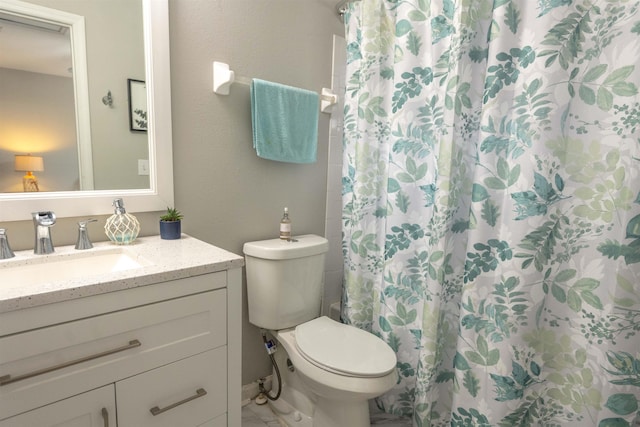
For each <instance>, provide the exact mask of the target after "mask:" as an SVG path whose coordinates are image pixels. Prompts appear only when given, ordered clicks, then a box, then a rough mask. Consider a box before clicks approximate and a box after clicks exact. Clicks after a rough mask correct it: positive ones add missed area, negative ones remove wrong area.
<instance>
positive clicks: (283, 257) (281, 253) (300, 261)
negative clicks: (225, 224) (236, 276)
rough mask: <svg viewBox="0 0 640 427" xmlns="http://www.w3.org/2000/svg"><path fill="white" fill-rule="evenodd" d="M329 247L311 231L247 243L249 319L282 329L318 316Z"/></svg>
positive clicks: (268, 327)
mask: <svg viewBox="0 0 640 427" xmlns="http://www.w3.org/2000/svg"><path fill="white" fill-rule="evenodd" d="M328 248H329V243H328V241H327V239H325V238H324V237H320V236H315V235H312V234H307V235H303V236H296V237H295V238H294V239H293V240H292V241H286V240H281V239H270V240H261V241H258V242H247V243H245V244H244V247H243V252H244V254H245V269H246V272H247V300H248V303H249V321H250V322H251V323H252V324H254V325H256V326H258V327H260V328H264V329H269V330H280V329H286V328H290V327H293V326H296V325H299V324H301V323H304V322H306V321H308V320H311V319H314V318H316V317H318V316H319V315H320V305H321V302H322V290H323V285H324V259H325V254H326V253H327V250H328Z"/></svg>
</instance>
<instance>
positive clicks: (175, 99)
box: [169, 0, 344, 384]
mask: <svg viewBox="0 0 640 427" xmlns="http://www.w3.org/2000/svg"><path fill="white" fill-rule="evenodd" d="M334 5H335V2H334V1H331V0H305V1H300V0H277V1H265V0H218V1H212V0H171V1H170V3H169V6H170V9H169V10H170V34H171V77H172V78H171V80H172V107H173V109H172V114H173V155H174V171H175V172H174V177H175V198H176V205H177V206H178V207H179V208H180V209H181V210H182V211H183V212H184V213H185V215H186V221H185V223H184V225H183V226H184V231H185V232H186V233H189V234H191V235H193V236H195V237H198V238H200V239H202V240H205V241H207V242H209V243H212V244H215V245H217V246H221V247H223V248H225V249H227V250H230V251H232V252H235V253H237V254H242V245H243V243H244V242H246V241H251V240H258V239H265V238H272V237H276V236H277V233H278V226H279V221H280V217H281V215H282V209H283V207H284V206H287V207H289V212H290V215H291V218H292V222H293V230H294V233H296V234H302V233H315V234H319V235H324V223H325V201H326V191H327V188H326V182H327V179H326V174H327V141H328V138H329V116H328V115H326V114H320V123H319V133H318V137H319V138H318V141H319V143H318V162H317V163H315V164H312V165H295V164H286V163H278V162H273V161H269V160H264V159H260V158H258V157H257V156H256V154H255V151H254V150H253V147H252V136H251V135H252V134H251V112H250V99H249V87H248V86H245V85H240V84H235V85H233V86H232V87H231V93H230V95H229V96H221V95H216V94H214V93H213V92H212V62H213V61H214V60H216V61H221V62H226V63H228V64H229V65H230V67H231V69H232V70H234V71H235V73H236V75H238V76H243V77H249V78H251V77H257V78H262V79H265V80H271V81H275V82H278V83H284V84H287V85H291V86H297V87H301V88H305V89H310V90H314V91H318V92H319V91H320V90H321V88H322V87H331V57H332V43H333V34H334V33H337V34H343V33H344V30H343V26H342V23H341V21H340V20H339V19H338V17H337V15H336V13H335V10H334V8H333V6H334ZM243 293H244V295H245V297H244V300H245V302H244V304H243V305H244V316H243V378H242V380H243V384H247V383H249V382H251V381H255V380H256V379H257V378H258V377H260V376H265V375H268V374H270V372H271V368H270V365H269V362H268V358H267V357H266V354H265V351H264V347H263V346H262V341H261V338H260V335H259V332H258V330H257V328H255V327H253V326H252V325H250V324H249V323H248V317H247V311H246V310H247V307H246V288H245V289H244V290H243Z"/></svg>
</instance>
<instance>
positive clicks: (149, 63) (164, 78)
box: [0, 0, 173, 221]
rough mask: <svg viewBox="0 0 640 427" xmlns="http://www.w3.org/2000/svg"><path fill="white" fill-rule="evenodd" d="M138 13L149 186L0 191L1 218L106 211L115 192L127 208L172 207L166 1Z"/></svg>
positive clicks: (152, 1)
mask: <svg viewBox="0 0 640 427" xmlns="http://www.w3.org/2000/svg"><path fill="white" fill-rule="evenodd" d="M8 1H11V2H12V3H19V2H17V1H14V0H8ZM8 1H7V2H6V3H8ZM3 4H5V2H4V1H3ZM142 18H143V28H144V30H143V33H144V52H145V53H144V55H145V79H146V88H147V108H148V112H147V114H148V124H149V125H148V130H147V136H148V141H149V148H148V150H149V152H148V160H149V169H148V172H149V186H148V187H149V188H144V189H124V190H118V189H114V190H98V191H97V190H89V191H85V190H80V191H50V192H31V193H0V221H18V220H28V219H30V216H31V212H34V211H38V210H52V211H54V212H55V213H56V215H57V216H58V217H69V216H89V215H101V214H109V213H112V212H113V208H112V206H111V203H112V201H113V199H114V198H117V197H122V198H124V200H125V204H126V207H127V210H129V211H132V212H145V211H160V210H164V209H166V207H167V206H173V160H172V146H171V145H172V140H171V132H172V130H171V89H170V63H169V26H168V1H167V0H142ZM87 25H90V23H87ZM106 37H108V35H106ZM77 43H78V42H77ZM80 44H81V43H80ZM80 55H81V54H80ZM80 57H81V56H80ZM90 78H91V77H90V76H89V79H90ZM125 102H126V101H125ZM87 111H88V110H87ZM126 125H127V126H129V124H128V123H127V124H126ZM79 135H80V132H79ZM87 152H88V151H85V153H87ZM81 155H82V154H81ZM114 173H118V171H117V170H116V171H114Z"/></svg>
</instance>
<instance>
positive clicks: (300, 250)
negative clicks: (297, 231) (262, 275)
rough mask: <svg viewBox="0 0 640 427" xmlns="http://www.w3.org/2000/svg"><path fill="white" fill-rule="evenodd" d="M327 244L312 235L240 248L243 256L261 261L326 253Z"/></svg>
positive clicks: (266, 241)
mask: <svg viewBox="0 0 640 427" xmlns="http://www.w3.org/2000/svg"><path fill="white" fill-rule="evenodd" d="M328 249H329V242H328V241H327V239H325V238H324V237H320V236H316V235H314V234H305V235H302V236H294V237H293V238H292V239H291V241H287V240H281V239H269V240H260V241H257V242H247V243H245V244H244V246H243V247H242V251H243V252H244V254H245V255H249V256H252V257H255V258H262V259H293V258H303V257H307V256H312V255H319V254H323V253H326V252H327V250H328Z"/></svg>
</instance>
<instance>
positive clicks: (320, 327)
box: [243, 234, 398, 427]
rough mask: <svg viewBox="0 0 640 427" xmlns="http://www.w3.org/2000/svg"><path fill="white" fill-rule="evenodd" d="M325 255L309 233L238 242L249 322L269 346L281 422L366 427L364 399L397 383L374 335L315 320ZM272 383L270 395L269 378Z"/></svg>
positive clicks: (321, 241) (388, 354)
mask: <svg viewBox="0 0 640 427" xmlns="http://www.w3.org/2000/svg"><path fill="white" fill-rule="evenodd" d="M327 250H328V242H327V240H326V239H325V238H323V237H320V236H315V235H312V234H308V235H303V236H296V237H295V238H293V239H292V240H291V241H286V240H281V239H270V240H262V241H257V242H247V243H245V244H244V247H243V251H244V254H245V266H246V272H247V299H248V303H249V321H250V322H251V323H252V324H253V325H255V326H257V327H259V328H261V329H262V330H266V331H268V332H269V334H271V335H272V336H273V338H275V340H276V348H277V350H276V352H275V354H274V359H275V362H276V364H277V365H278V368H279V372H280V375H281V381H282V391H281V395H280V398H279V399H277V400H273V401H269V404H270V405H271V407H272V409H273V410H274V412H275V413H276V414H277V415H279V417H280V418H281V419H282V420H283V421H285V422H286V423H287V424H288V425H289V426H291V427H294V426H300V427H369V426H370V422H369V405H368V400H369V399H372V398H374V397H377V396H380V395H381V394H383V393H385V392H387V391H388V390H390V389H391V388H392V387H393V386H394V385H395V384H396V382H397V379H398V374H397V372H396V355H395V353H394V352H393V350H392V349H391V348H390V347H389V346H388V345H387V344H386V343H385V342H384V341H383V340H381V339H380V338H378V337H377V336H375V335H373V334H371V333H369V332H366V331H363V330H360V329H358V328H355V327H353V326H349V325H344V324H342V323H340V322H336V321H335V320H332V319H330V318H328V317H326V316H320V309H321V301H322V291H323V286H324V259H325V255H326V253H327ZM273 382H274V384H273V387H272V390H276V389H277V388H278V384H277V376H276V375H275V374H274V375H273ZM272 393H273V391H272Z"/></svg>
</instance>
